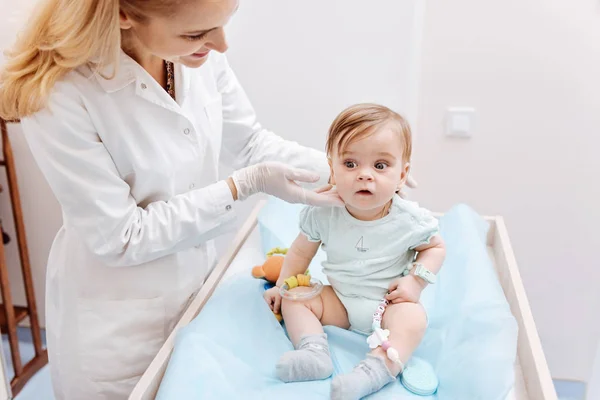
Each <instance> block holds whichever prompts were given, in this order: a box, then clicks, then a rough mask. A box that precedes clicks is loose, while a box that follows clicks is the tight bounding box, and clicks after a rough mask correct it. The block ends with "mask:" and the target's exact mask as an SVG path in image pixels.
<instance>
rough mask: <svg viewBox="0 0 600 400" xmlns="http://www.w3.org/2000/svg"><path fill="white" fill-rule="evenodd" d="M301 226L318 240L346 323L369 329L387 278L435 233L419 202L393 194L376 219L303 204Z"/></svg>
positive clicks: (432, 220)
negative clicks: (388, 208)
mask: <svg viewBox="0 0 600 400" xmlns="http://www.w3.org/2000/svg"><path fill="white" fill-rule="evenodd" d="M300 230H301V231H302V232H303V233H304V234H305V235H306V236H307V237H308V240H310V241H313V242H319V241H320V242H321V243H322V247H323V250H324V251H325V253H326V254H327V259H326V261H324V262H323V273H324V274H325V275H327V279H328V280H329V283H330V284H331V286H332V287H333V289H334V290H335V292H336V294H337V295H338V297H339V299H340V301H341V302H342V304H343V305H344V307H346V311H347V312H348V319H349V321H350V329H352V330H355V331H358V332H360V333H363V334H369V333H371V332H372V328H371V324H372V322H373V313H374V312H375V311H376V309H377V306H378V304H379V302H380V301H381V299H382V298H383V297H384V296H385V294H386V293H387V291H388V288H389V285H390V283H391V282H392V281H393V280H394V279H396V278H398V277H400V276H401V275H402V273H403V271H404V270H406V269H410V266H411V263H412V262H413V260H414V256H415V251H414V248H415V247H418V246H420V245H422V244H425V243H428V242H429V240H430V239H431V237H432V236H434V235H436V234H437V233H438V221H437V219H436V218H435V217H434V216H433V215H432V214H431V213H430V212H429V211H428V210H426V209H424V208H420V207H419V206H418V204H417V203H415V202H411V201H407V200H404V199H402V198H401V197H400V196H398V195H394V198H393V200H392V206H391V208H390V211H389V213H388V215H386V216H385V217H383V218H381V219H378V220H375V221H360V220H358V219H356V218H354V217H352V215H350V213H349V212H348V211H347V210H346V208H344V207H331V208H329V207H310V206H308V207H305V208H304V209H303V210H302V212H301V213H300Z"/></svg>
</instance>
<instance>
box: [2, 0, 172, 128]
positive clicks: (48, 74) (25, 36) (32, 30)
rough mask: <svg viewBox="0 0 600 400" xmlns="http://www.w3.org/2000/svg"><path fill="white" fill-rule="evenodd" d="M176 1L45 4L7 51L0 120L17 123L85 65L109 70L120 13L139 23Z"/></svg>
mask: <svg viewBox="0 0 600 400" xmlns="http://www.w3.org/2000/svg"><path fill="white" fill-rule="evenodd" d="M173 1H178V0H171V1H170V0H45V2H44V3H42V4H40V5H39V6H38V10H37V12H36V13H35V14H34V15H33V16H32V18H31V19H30V20H29V23H28V25H27V26H26V27H25V29H24V30H23V32H22V33H21V34H20V35H19V36H18V38H17V41H16V42H15V44H14V46H13V48H12V49H11V50H10V51H7V52H6V59H7V60H6V63H5V64H4V66H2V67H1V68H0V117H2V118H4V119H18V118H22V117H25V116H28V115H30V114H33V113H35V112H37V111H39V110H41V109H42V108H44V107H45V106H46V104H47V100H48V96H49V95H50V92H51V90H52V88H53V87H54V85H55V84H56V82H57V81H59V80H60V79H61V78H63V77H64V76H65V75H66V74H67V73H69V72H70V71H72V70H74V69H75V68H77V67H79V66H81V65H85V64H90V65H91V66H92V68H93V69H94V70H95V71H102V70H104V68H106V67H111V66H112V67H113V70H112V75H111V76H108V77H107V78H112V77H114V74H115V73H116V70H117V68H118V65H117V62H118V57H119V51H120V48H121V29H120V24H119V12H120V11H123V12H125V13H126V14H127V15H129V16H131V17H132V18H137V19H140V20H143V18H144V17H145V16H146V15H148V12H151V11H155V10H158V9H161V10H162V9H165V8H166V6H167V4H165V3H172V2H173Z"/></svg>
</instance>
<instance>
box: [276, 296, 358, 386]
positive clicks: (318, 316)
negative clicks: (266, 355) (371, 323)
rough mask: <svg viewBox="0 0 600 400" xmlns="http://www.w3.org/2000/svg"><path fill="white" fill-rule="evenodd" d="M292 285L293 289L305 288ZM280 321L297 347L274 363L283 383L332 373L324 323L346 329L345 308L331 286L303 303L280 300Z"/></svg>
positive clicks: (322, 377) (317, 377) (314, 378)
mask: <svg viewBox="0 0 600 400" xmlns="http://www.w3.org/2000/svg"><path fill="white" fill-rule="evenodd" d="M307 290H309V289H308V288H302V287H300V288H295V289H294V291H307ZM281 309H282V314H283V320H284V321H285V326H286V328H287V331H288V335H289V336H290V339H291V340H292V343H293V344H294V348H295V349H296V350H294V351H289V352H287V353H285V354H284V355H283V356H282V357H281V359H280V360H279V362H278V363H277V367H276V369H277V376H278V377H279V379H281V380H282V381H284V382H297V381H307V380H316V379H325V378H328V377H329V376H331V374H332V373H333V364H332V362H331V357H330V355H329V346H328V344H327V337H326V335H325V333H324V332H323V325H336V326H339V327H342V328H346V329H347V328H348V327H349V322H348V316H347V314H346V309H345V308H344V306H343V305H342V303H341V302H340V300H339V299H338V297H337V296H336V294H335V292H334V291H333V289H332V288H331V286H325V287H324V288H323V291H322V292H321V295H320V296H317V297H315V298H313V299H310V300H307V301H305V302H300V301H291V300H286V299H283V302H282V305H281Z"/></svg>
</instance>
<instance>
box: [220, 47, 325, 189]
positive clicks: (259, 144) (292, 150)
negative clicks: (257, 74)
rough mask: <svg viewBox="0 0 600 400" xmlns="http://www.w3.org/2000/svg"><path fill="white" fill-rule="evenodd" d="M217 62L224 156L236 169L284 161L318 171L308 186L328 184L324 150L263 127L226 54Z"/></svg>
mask: <svg viewBox="0 0 600 400" xmlns="http://www.w3.org/2000/svg"><path fill="white" fill-rule="evenodd" d="M215 64H216V68H215V71H216V75H217V76H216V79H217V85H218V89H219V92H220V93H221V96H222V102H223V152H222V154H221V156H222V158H223V160H224V161H225V162H226V163H228V164H230V165H231V166H232V167H233V168H234V169H238V168H242V167H245V166H248V165H253V164H256V163H260V162H264V161H280V162H285V163H287V164H289V165H292V166H294V167H297V168H303V169H307V170H310V171H314V172H317V173H318V174H319V176H320V177H321V178H320V180H319V181H318V182H317V183H315V184H313V185H307V186H308V187H316V186H322V185H324V184H326V183H327V181H328V180H329V172H330V171H329V164H328V163H327V157H326V155H325V153H324V152H322V151H318V150H316V149H311V148H308V147H305V146H301V145H300V144H298V143H296V142H293V141H289V140H284V139H283V138H281V137H280V136H278V135H276V134H274V133H273V132H270V131H268V130H266V129H264V128H263V127H262V126H261V125H260V123H259V122H258V121H257V118H256V113H255V111H254V108H253V107H252V104H251V103H250V100H249V99H248V96H247V95H246V93H245V91H244V89H243V88H242V86H241V84H240V83H239V81H238V79H237V77H236V76H235V74H234V72H233V70H232V69H231V67H230V66H229V64H228V62H227V58H226V57H225V55H222V54H220V55H218V56H217V59H216V63H215ZM290 123H292V121H290ZM324 143H325V137H323V144H324Z"/></svg>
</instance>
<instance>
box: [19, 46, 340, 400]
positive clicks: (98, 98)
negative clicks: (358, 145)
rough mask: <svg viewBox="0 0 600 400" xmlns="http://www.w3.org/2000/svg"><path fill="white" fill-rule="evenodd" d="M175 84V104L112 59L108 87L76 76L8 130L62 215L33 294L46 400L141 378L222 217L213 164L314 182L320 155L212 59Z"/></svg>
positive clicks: (183, 302) (141, 73)
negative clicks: (287, 171) (273, 127)
mask: <svg viewBox="0 0 600 400" xmlns="http://www.w3.org/2000/svg"><path fill="white" fill-rule="evenodd" d="M109 72H110V71H106V73H109ZM175 74H176V97H177V102H175V101H174V100H173V99H171V97H169V95H168V94H167V93H166V91H165V90H164V89H163V88H162V87H160V85H159V84H158V83H157V82H156V81H155V80H154V79H152V77H151V76H150V75H149V74H148V73H147V72H146V71H145V70H144V69H143V68H141V67H140V66H139V65H138V64H137V63H136V62H135V61H133V60H132V59H131V58H129V57H128V56H127V55H125V53H123V52H122V53H121V58H120V66H119V70H118V73H117V75H116V77H115V78H114V79H110V80H109V79H105V78H103V77H101V76H98V75H94V74H93V73H92V71H91V70H90V69H89V68H88V67H81V68H78V69H77V70H76V71H74V72H72V73H70V74H69V75H67V76H66V77H65V78H64V79H63V80H62V81H61V82H59V83H58V84H57V85H56V87H55V88H54V90H53V93H52V95H51V98H50V102H49V105H48V107H47V108H46V109H44V110H42V111H40V112H38V113H36V114H34V115H33V116H30V117H27V118H24V119H23V121H22V124H23V129H24V132H25V135H26V137H27V141H28V143H29V145H30V148H31V150H32V152H33V155H34V157H35V160H36V162H37V163H38V165H39V167H40V169H41V170H42V172H43V174H44V175H45V177H46V179H47V180H48V182H49V184H50V186H51V188H52V190H53V192H54V194H55V195H56V197H57V198H58V201H59V202H60V205H61V207H62V213H63V226H62V227H61V229H60V231H59V232H58V234H57V236H56V239H55V241H54V243H53V245H52V249H51V252H50V256H49V261H48V270H47V288H46V290H47V292H46V318H47V340H48V350H49V357H50V369H51V374H52V380H53V384H54V390H55V394H56V396H57V398H58V399H69V400H70V399H75V400H81V399H86V400H93V399H111V400H115V399H122V398H126V397H127V395H128V394H129V393H130V392H131V390H132V388H133V386H134V385H135V383H136V382H137V381H138V379H139V377H140V376H141V374H142V373H143V372H144V371H145V369H146V368H147V367H148V365H149V363H150V362H151V360H152V359H153V357H154V355H155V354H156V352H157V351H158V349H159V348H160V346H161V345H162V344H163V342H164V340H165V339H166V337H167V335H168V334H169V332H170V331H171V330H172V328H173V326H174V324H175V323H176V321H177V319H178V318H179V316H180V315H181V313H182V312H183V310H184V308H185V307H186V306H187V304H188V302H189V300H190V299H191V297H192V296H193V295H194V294H195V293H197V291H198V290H199V288H200V287H201V285H202V284H203V282H204V280H205V278H206V277H207V274H208V273H209V272H210V270H211V268H212V267H214V265H215V263H216V260H215V250H214V245H213V242H212V239H213V238H215V237H216V236H218V235H219V234H221V233H223V232H224V231H225V230H226V229H227V228H228V227H230V226H231V225H232V224H231V222H232V221H233V220H234V219H235V215H234V214H235V212H234V210H233V209H232V207H231V205H232V203H233V199H232V196H231V193H230V190H229V188H228V186H227V185H226V183H224V182H222V181H221V182H218V183H217V179H218V165H219V161H220V160H221V161H226V162H229V163H230V164H231V165H233V166H234V167H235V168H239V167H243V166H246V165H250V164H254V163H257V162H261V161H265V160H279V161H285V162H288V163H290V164H292V165H294V166H297V167H302V168H306V169H310V170H315V171H318V172H320V173H321V179H322V183H325V182H326V180H327V177H328V166H327V162H326V159H325V155H324V153H322V152H319V151H316V150H311V149H307V148H304V147H301V146H299V145H298V144H296V143H292V142H289V141H284V140H282V139H281V138H279V137H278V136H276V135H274V134H272V133H271V132H268V131H266V130H265V129H263V128H262V127H261V126H260V125H259V124H258V122H257V121H256V116H255V113H254V110H253V108H252V106H251V104H250V102H249V100H248V98H247V97H246V95H245V93H244V91H243V89H242V87H241V86H240V84H239V82H238V81H237V80H236V78H235V76H234V74H233V72H232V71H231V69H230V67H229V65H228V64H227V60H226V58H225V56H223V55H221V54H217V53H215V52H213V53H212V54H211V56H210V58H209V60H208V61H207V63H206V64H205V65H204V66H202V67H201V68H199V69H188V68H185V67H183V66H176V71H175ZM274 101H278V102H279V101H285V99H274ZM292 123H296V121H290V124H292ZM223 318H226V316H223ZM198 362H202V360H198Z"/></svg>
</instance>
